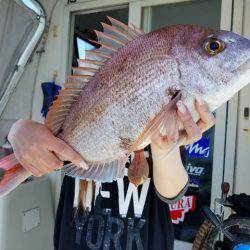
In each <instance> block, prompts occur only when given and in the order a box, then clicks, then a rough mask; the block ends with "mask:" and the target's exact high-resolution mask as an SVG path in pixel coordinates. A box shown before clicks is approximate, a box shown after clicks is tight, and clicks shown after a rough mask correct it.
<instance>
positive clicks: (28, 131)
mask: <svg viewBox="0 0 250 250" xmlns="http://www.w3.org/2000/svg"><path fill="white" fill-rule="evenodd" d="M176 110H177V114H178V117H179V119H180V120H181V121H182V122H183V125H184V128H185V131H186V136H185V138H186V139H185V143H184V144H187V143H192V142H194V141H197V140H198V139H199V138H200V137H201V135H202V132H204V131H205V130H207V129H209V128H210V127H212V126H213V125H214V122H215V118H214V116H213V114H212V113H211V112H210V111H209V108H208V106H207V105H206V104H205V103H203V104H202V103H200V102H196V110H197V112H198V113H199V115H200V117H201V119H200V120H199V122H198V123H197V124H196V123H195V122H194V121H193V119H192V117H191V114H190V112H189V111H188V109H187V108H186V106H185V105H184V104H183V103H182V102H181V101H179V102H177V108H176ZM9 140H10V142H11V144H12V146H13V148H14V152H15V155H16V156H17V157H18V159H20V162H21V163H22V165H23V166H24V167H25V168H26V169H27V170H29V172H31V173H33V174H34V175H35V176H41V175H44V174H48V173H50V172H51V171H53V170H55V169H58V168H61V167H62V166H63V162H62V161H61V160H60V159H65V160H68V161H71V162H73V163H75V164H76V165H80V166H82V162H83V161H84V159H83V158H82V156H81V155H80V154H78V153H77V152H76V151H74V150H73V149H72V148H71V147H69V146H68V145H67V144H66V143H65V142H63V141H62V140H61V139H58V138H57V137H55V136H54V135H53V134H52V133H51V132H50V131H49V130H48V129H47V128H46V127H45V126H44V125H42V124H39V123H36V122H33V121H29V120H19V121H17V122H16V123H15V124H14V125H13V127H12V129H11V131H10V134H9ZM176 140H178V134H176V138H171V139H170V138H161V139H159V138H158V139H157V140H156V141H153V142H152V143H151V153H150V154H149V155H147V156H148V157H149V158H148V162H149V169H150V174H149V176H148V177H147V181H146V183H144V184H143V185H140V186H138V187H135V186H133V184H129V180H128V177H127V176H125V177H124V178H123V179H121V180H118V181H114V182H113V183H103V184H101V186H102V187H101V188H100V184H99V183H98V184H96V186H97V185H98V186H99V187H98V190H99V193H98V194H97V195H96V198H95V205H94V206H93V207H92V209H91V211H90V212H89V214H88V215H85V214H84V213H81V212H78V211H77V212H76V210H77V208H75V207H74V192H75V182H74V179H73V178H71V177H65V179H64V182H63V186H62V193H61V197H60V202H59V206H58V212H57V218H56V225H55V249H56V250H66V249H67V250H70V249H72V250H73V249H74V250H76V249H81V250H83V249H139V250H141V249H162V250H163V249H164V250H166V249H167V250H168V249H173V241H174V236H173V228H172V225H171V219H170V213H169V207H168V204H169V203H170V204H171V203H175V202H177V201H178V200H179V199H180V198H181V197H182V196H183V195H184V194H185V191H186V190H187V187H188V175H187V172H186V170H185V168H184V166H183V164H182V161H181V157H180V151H179V148H177V149H175V150H174V151H173V152H172V153H171V154H170V155H169V156H167V157H164V156H165V155H166V153H167V152H168V150H169V148H171V146H172V145H173V143H174V142H175V141H176ZM55 154H56V155H60V159H59V158H57V157H56V156H55ZM145 155H146V154H145ZM151 155H152V156H151ZM135 157H137V156H136V155H135ZM125 192H126V193H125ZM128 192H131V194H132V195H131V196H129V193H128ZM126 199H127V200H126ZM135 205H136V206H137V208H136V207H134V206H135Z"/></svg>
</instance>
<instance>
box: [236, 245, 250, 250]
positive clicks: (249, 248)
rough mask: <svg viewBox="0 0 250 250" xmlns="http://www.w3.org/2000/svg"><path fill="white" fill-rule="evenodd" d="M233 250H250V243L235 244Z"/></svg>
mask: <svg viewBox="0 0 250 250" xmlns="http://www.w3.org/2000/svg"><path fill="white" fill-rule="evenodd" d="M233 250H250V245H246V244H239V245H237V246H235V247H234V249H233Z"/></svg>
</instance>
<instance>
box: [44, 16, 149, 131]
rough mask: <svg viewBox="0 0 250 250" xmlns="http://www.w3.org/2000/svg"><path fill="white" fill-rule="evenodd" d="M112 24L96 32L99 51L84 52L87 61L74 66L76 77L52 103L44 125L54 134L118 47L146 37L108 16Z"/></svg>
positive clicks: (72, 78)
mask: <svg viewBox="0 0 250 250" xmlns="http://www.w3.org/2000/svg"><path fill="white" fill-rule="evenodd" d="M108 19H109V21H110V22H111V24H112V25H109V24H106V23H101V24H102V26H103V32H100V31H95V32H96V35H97V38H98V41H91V42H92V43H95V44H97V45H99V46H100V48H98V49H94V50H87V51H85V59H78V67H73V68H72V71H73V74H72V75H71V76H69V77H68V81H67V82H66V83H64V84H63V86H64V89H63V90H61V91H60V92H59V95H58V98H57V99H56V101H54V102H53V105H52V106H51V108H50V110H49V112H48V115H47V117H46V120H45V125H46V126H47V127H48V128H49V129H50V130H51V131H52V133H53V134H55V135H56V134H58V133H59V132H60V130H61V127H62V125H63V123H64V121H65V118H66V116H67V115H68V114H69V112H70V109H71V107H72V105H73V104H74V103H75V102H76V101H77V100H78V98H79V96H80V94H81V92H82V89H83V88H84V86H85V85H86V84H87V83H88V82H89V81H90V80H91V79H92V78H93V76H94V75H95V74H96V73H97V72H98V70H99V69H100V67H101V66H102V65H103V64H104V63H105V62H106V61H107V60H109V59H111V58H112V56H113V54H114V53H116V52H117V50H118V49H119V48H121V47H122V46H124V45H126V44H127V43H128V42H130V41H132V40H134V39H135V38H136V37H138V36H141V35H143V34H144V33H143V31H141V30H139V29H138V28H136V27H135V26H133V25H130V26H128V25H126V24H124V23H122V22H120V21H117V20H115V19H114V18H112V17H108Z"/></svg>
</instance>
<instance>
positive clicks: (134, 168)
mask: <svg viewBox="0 0 250 250" xmlns="http://www.w3.org/2000/svg"><path fill="white" fill-rule="evenodd" d="M148 175H149V165H148V161H147V159H146V157H145V154H144V149H143V150H139V151H136V152H135V156H134V159H133V160H132V162H131V164H130V166H129V169H128V178H129V181H130V182H131V183H133V184H134V185H135V186H139V185H141V184H143V183H144V182H145V181H146V180H147V178H148Z"/></svg>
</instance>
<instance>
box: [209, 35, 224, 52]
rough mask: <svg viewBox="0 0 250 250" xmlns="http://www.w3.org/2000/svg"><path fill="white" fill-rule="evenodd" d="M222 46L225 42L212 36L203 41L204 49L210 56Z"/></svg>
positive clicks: (221, 49) (222, 47)
mask: <svg viewBox="0 0 250 250" xmlns="http://www.w3.org/2000/svg"><path fill="white" fill-rule="evenodd" d="M224 48H225V43H224V42H223V41H221V40H220V39H217V38H214V37H212V38H209V39H208V40H206V41H205V50H206V52H207V53H208V54H209V55H211V56H215V55H217V54H219V53H220V52H221V51H223V50H224Z"/></svg>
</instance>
